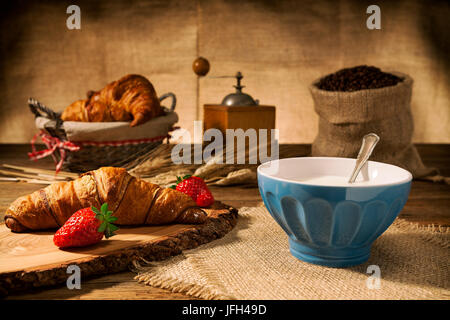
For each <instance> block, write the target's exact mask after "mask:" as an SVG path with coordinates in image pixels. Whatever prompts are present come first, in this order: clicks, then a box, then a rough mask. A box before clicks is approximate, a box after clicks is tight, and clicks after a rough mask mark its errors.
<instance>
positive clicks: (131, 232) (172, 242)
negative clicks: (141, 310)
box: [0, 201, 238, 295]
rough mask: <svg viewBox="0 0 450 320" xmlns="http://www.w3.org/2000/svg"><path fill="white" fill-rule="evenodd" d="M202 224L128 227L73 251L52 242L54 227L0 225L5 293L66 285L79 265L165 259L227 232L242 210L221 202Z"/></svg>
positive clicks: (105, 269) (104, 268) (93, 271)
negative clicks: (24, 230) (32, 229)
mask: <svg viewBox="0 0 450 320" xmlns="http://www.w3.org/2000/svg"><path fill="white" fill-rule="evenodd" d="M205 211H207V213H208V219H207V221H206V222H205V223H204V224H201V225H182V224H173V225H164V226H143V227H127V228H125V227H123V228H121V229H120V230H119V231H117V232H116V233H117V235H116V236H114V237H112V238H110V239H108V240H105V239H103V240H102V241H101V242H100V243H98V244H96V245H93V246H90V247H85V248H76V249H75V248H73V249H68V250H61V249H58V248H57V247H56V246H55V245H54V244H53V234H54V231H42V232H33V233H13V232H11V231H10V230H9V229H8V228H7V227H6V226H5V225H4V224H1V225H0V295H7V294H9V293H12V292H19V291H24V290H30V289H32V288H37V287H42V286H49V285H56V284H61V283H65V282H66V280H67V278H68V277H69V276H70V274H68V273H67V267H68V266H69V265H72V264H76V265H78V266H79V267H80V269H81V279H83V278H84V277H91V276H95V275H104V274H108V273H114V272H119V271H123V270H126V269H127V268H128V266H129V265H130V264H131V263H132V261H133V260H138V261H139V259H140V258H144V259H146V260H162V259H165V258H168V257H170V256H173V255H176V254H179V253H181V252H182V250H185V249H192V248H195V247H197V246H199V245H200V244H203V243H207V242H210V241H212V240H214V239H217V238H220V237H222V236H224V235H225V234H226V233H227V232H229V231H230V230H231V229H232V228H233V227H234V226H235V225H236V222H237V217H238V214H237V210H236V209H235V208H233V207H230V206H227V205H225V204H223V203H221V202H218V201H216V203H215V204H214V205H213V206H212V207H211V208H209V209H206V210H205Z"/></svg>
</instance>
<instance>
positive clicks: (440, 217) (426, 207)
mask: <svg viewBox="0 0 450 320" xmlns="http://www.w3.org/2000/svg"><path fill="white" fill-rule="evenodd" d="M417 148H418V150H419V153H420V154H421V156H422V160H423V161H424V163H425V164H426V165H428V166H432V167H436V168H438V169H440V171H441V174H443V175H445V176H450V145H449V144H446V145H443V144H433V145H431V144H428V145H425V144H419V145H417ZM289 150H290V151H289V153H286V152H285V153H283V146H281V147H280V157H287V156H294V155H297V156H304V155H306V154H308V152H309V150H310V145H304V144H302V145H289ZM28 151H30V146H29V145H0V164H3V163H7V164H15V165H25V166H35V167H37V168H46V169H53V168H54V164H53V162H52V160H51V158H47V159H42V160H39V161H38V162H31V161H29V160H28V159H27V156H26V153H27V152H28ZM42 187H43V186H42V185H36V184H28V183H22V182H0V221H3V216H4V212H5V210H6V208H7V207H8V206H9V204H10V203H11V202H12V201H13V200H14V199H16V198H17V197H19V196H21V195H24V194H28V193H31V192H33V191H35V190H37V189H40V188H42ZM211 191H212V192H213V194H214V196H215V197H216V199H217V200H220V201H223V202H225V203H227V204H229V205H232V206H235V207H237V208H240V207H243V206H255V205H257V204H258V203H260V201H261V197H260V195H259V192H258V189H257V188H243V187H212V188H211ZM399 217H400V218H402V219H405V220H408V221H411V222H414V223H417V224H420V225H429V224H435V225H441V226H446V227H448V226H450V186H449V185H445V184H440V183H431V182H424V181H414V182H413V185H412V190H411V194H410V197H409V200H408V202H407V203H406V206H405V207H404V209H403V211H402V212H401V213H400V216H399ZM134 275H135V274H134V273H132V272H122V273H118V274H113V275H107V276H103V277H99V278H95V279H82V285H81V289H80V290H76V289H74V290H69V289H67V288H66V287H65V286H62V287H57V288H52V289H45V290H39V291H36V292H32V293H27V294H22V295H13V296H9V297H8V299H101V300H104V299H151V300H152V299H192V298H191V297H189V296H186V295H183V294H180V293H172V292H170V291H168V290H164V289H158V288H153V287H150V286H146V285H144V284H140V283H138V282H137V281H135V280H133V277H134Z"/></svg>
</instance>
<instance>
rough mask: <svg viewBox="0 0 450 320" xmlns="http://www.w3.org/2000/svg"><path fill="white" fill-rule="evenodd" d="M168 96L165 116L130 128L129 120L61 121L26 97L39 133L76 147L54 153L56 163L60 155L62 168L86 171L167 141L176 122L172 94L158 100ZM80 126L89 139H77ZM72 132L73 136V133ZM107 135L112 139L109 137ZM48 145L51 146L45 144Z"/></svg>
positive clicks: (120, 162)
mask: <svg viewBox="0 0 450 320" xmlns="http://www.w3.org/2000/svg"><path fill="white" fill-rule="evenodd" d="M168 97H171V98H172V105H171V107H170V108H166V107H163V108H164V110H165V115H163V116H161V117H158V118H155V119H152V120H150V121H148V122H146V123H144V124H142V125H140V126H137V127H133V128H132V127H129V122H97V123H95V122H72V121H67V122H64V121H62V120H61V114H60V113H57V112H54V111H53V110H51V109H50V108H48V107H46V106H44V105H43V104H41V103H39V102H38V101H36V100H34V99H32V98H30V99H29V100H28V105H29V107H30V110H31V112H32V113H33V114H34V115H35V117H36V118H35V122H36V126H37V128H38V129H39V130H41V132H43V133H44V134H48V135H50V136H51V137H53V138H57V139H58V140H56V139H54V140H55V141H60V142H62V143H65V142H70V143H72V144H73V145H75V146H77V147H79V150H77V151H69V150H66V149H65V150H63V152H53V153H52V156H53V158H54V160H55V162H59V161H61V158H63V159H62V160H63V161H62V169H63V170H67V171H72V172H85V171H89V170H95V169H98V168H99V167H102V166H117V167H120V166H125V165H126V164H128V163H130V162H132V161H133V160H135V159H137V158H138V157H140V156H142V155H145V154H146V153H148V152H149V151H151V150H152V149H154V148H155V147H157V146H158V145H160V144H161V143H162V142H163V140H164V139H167V142H168V140H169V132H170V131H172V130H173V129H174V127H173V125H174V124H175V123H176V122H177V121H178V116H177V115H176V113H175V112H174V109H175V105H176V97H175V95H174V94H173V93H167V94H165V95H163V96H161V97H160V98H159V99H160V101H162V100H163V99H165V98H168ZM74 128H76V129H74ZM83 128H88V133H90V134H88V135H87V136H89V137H90V138H89V139H88V141H83V139H81V140H80V137H83ZM155 130H156V131H155ZM74 131H76V133H77V134H76V135H74V134H73V132H74ZM97 132H98V133H97ZM155 132H156V134H155ZM110 136H112V137H114V138H113V139H112V140H110V139H108V137H110ZM74 137H76V138H74ZM136 137H137V138H136ZM47 147H48V148H50V146H49V145H48V144H47Z"/></svg>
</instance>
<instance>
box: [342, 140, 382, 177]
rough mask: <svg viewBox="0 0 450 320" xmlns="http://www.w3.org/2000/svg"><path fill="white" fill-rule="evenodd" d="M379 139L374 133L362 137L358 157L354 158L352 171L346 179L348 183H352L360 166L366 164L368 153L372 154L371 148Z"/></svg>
mask: <svg viewBox="0 0 450 320" xmlns="http://www.w3.org/2000/svg"><path fill="white" fill-rule="evenodd" d="M378 141H380V137H379V136H377V135H376V134H375V133H369V134H366V135H365V136H364V137H363V141H362V145H361V149H359V153H358V157H357V158H356V165H355V168H354V169H353V173H352V175H351V177H350V180H348V182H349V183H353V182H355V180H356V177H357V176H358V174H359V171H361V169H362V167H363V166H364V165H365V164H366V162H367V160H369V157H370V155H371V154H372V151H373V149H374V148H375V146H376V144H377V143H378Z"/></svg>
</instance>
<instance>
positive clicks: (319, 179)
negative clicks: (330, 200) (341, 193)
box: [296, 175, 372, 187]
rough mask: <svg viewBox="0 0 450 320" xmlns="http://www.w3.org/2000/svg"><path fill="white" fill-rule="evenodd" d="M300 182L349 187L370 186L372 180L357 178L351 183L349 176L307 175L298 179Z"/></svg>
mask: <svg viewBox="0 0 450 320" xmlns="http://www.w3.org/2000/svg"><path fill="white" fill-rule="evenodd" d="M296 180H297V181H298V182H301V183H304V184H311V185H317V186H330V187H333V186H334V187H348V186H369V185H371V184H372V182H371V181H370V180H362V179H359V180H358V179H357V180H356V181H355V182H354V183H349V182H348V180H349V177H343V176H332V175H325V176H315V177H305V178H302V179H296Z"/></svg>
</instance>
